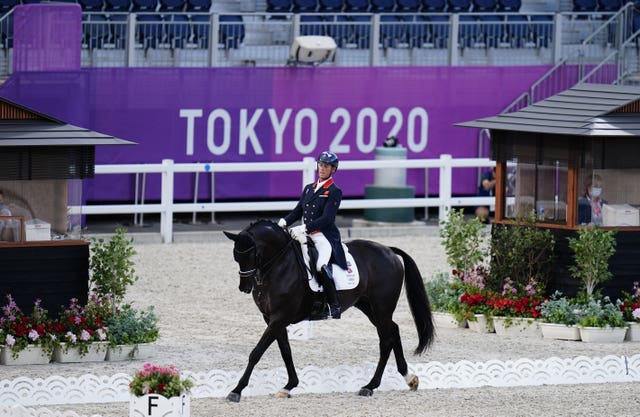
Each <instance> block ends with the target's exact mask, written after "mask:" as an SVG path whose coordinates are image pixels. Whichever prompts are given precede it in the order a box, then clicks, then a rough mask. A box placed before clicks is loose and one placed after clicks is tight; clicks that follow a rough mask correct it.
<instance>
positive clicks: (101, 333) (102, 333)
mask: <svg viewBox="0 0 640 417" xmlns="http://www.w3.org/2000/svg"><path fill="white" fill-rule="evenodd" d="M96 333H98V339H100V340H105V339H106V338H107V333H105V331H104V329H98V330H96Z"/></svg>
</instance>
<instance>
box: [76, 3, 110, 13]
mask: <svg viewBox="0 0 640 417" xmlns="http://www.w3.org/2000/svg"><path fill="white" fill-rule="evenodd" d="M78 3H79V4H80V7H82V10H83V11H85V12H100V11H102V9H104V2H103V1H102V0H79V1H78Z"/></svg>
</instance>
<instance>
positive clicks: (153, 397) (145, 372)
mask: <svg viewBox="0 0 640 417" xmlns="http://www.w3.org/2000/svg"><path fill="white" fill-rule="evenodd" d="M192 387H193V382H192V381H191V380H190V379H188V378H182V377H181V376H180V372H179V371H178V370H177V369H176V367H175V366H173V365H169V366H156V365H152V364H150V363H145V364H144V366H143V369H142V370H139V371H137V372H136V373H135V375H134V376H133V380H132V381H131V383H130V384H129V390H130V392H131V398H130V401H129V415H130V416H138V415H151V412H150V410H154V414H153V415H171V416H180V417H189V415H190V404H191V401H190V395H189V393H190V390H191V388H192Z"/></svg>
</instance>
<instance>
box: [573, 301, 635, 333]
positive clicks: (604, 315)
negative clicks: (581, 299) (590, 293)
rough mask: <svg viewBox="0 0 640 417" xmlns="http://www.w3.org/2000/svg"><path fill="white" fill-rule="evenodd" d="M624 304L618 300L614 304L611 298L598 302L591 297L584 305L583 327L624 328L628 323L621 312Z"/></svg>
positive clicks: (581, 321) (581, 322)
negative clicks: (621, 306)
mask: <svg viewBox="0 0 640 417" xmlns="http://www.w3.org/2000/svg"><path fill="white" fill-rule="evenodd" d="M621 304H622V302H621V301H620V300H618V301H617V302H616V304H613V303H612V302H611V300H610V299H609V297H604V299H602V300H597V299H595V298H593V297H590V298H589V300H588V302H587V303H586V304H584V305H583V311H582V315H583V317H582V319H581V320H580V326H581V327H606V326H611V327H624V326H626V323H625V321H624V318H623V317H622V311H620V305H621Z"/></svg>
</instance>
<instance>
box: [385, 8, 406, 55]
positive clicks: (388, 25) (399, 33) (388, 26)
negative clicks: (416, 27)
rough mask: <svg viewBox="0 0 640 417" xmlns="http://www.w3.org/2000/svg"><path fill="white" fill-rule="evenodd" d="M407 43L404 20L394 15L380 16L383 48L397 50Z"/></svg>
mask: <svg viewBox="0 0 640 417" xmlns="http://www.w3.org/2000/svg"><path fill="white" fill-rule="evenodd" d="M403 42H406V27H405V25H404V23H403V20H402V19H401V18H400V17H399V16H397V15H393V14H382V15H380V43H381V44H382V47H383V48H395V47H396V46H397V45H398V44H399V43H403Z"/></svg>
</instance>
